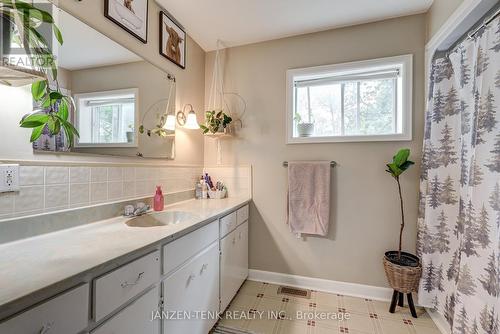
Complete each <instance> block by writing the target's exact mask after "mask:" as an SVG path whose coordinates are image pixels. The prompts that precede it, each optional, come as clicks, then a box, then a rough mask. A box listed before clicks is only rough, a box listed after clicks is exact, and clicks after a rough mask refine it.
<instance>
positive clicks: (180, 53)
mask: <svg viewBox="0 0 500 334" xmlns="http://www.w3.org/2000/svg"><path fill="white" fill-rule="evenodd" d="M160 54H161V55H162V56H164V57H165V58H167V59H169V60H170V61H171V62H173V63H174V64H176V65H177V66H180V67H181V68H186V32H185V31H184V29H182V28H181V27H180V26H179V25H178V24H177V23H176V22H175V21H174V20H172V19H171V18H170V17H169V16H168V15H167V13H165V12H163V11H160Z"/></svg>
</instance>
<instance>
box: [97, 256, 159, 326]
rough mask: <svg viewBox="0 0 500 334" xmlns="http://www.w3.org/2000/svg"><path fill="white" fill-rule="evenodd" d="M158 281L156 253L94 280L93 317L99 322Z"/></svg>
mask: <svg viewBox="0 0 500 334" xmlns="http://www.w3.org/2000/svg"><path fill="white" fill-rule="evenodd" d="M159 279H160V252H159V251H156V252H153V253H151V254H148V255H146V256H143V257H141V258H140V259H138V260H135V261H133V262H131V263H129V264H126V265H124V266H123V267H120V268H118V269H116V270H114V271H112V272H110V273H108V274H105V275H104V276H101V277H100V278H98V279H96V280H94V293H95V299H94V300H95V301H94V303H95V304H94V317H95V320H96V321H99V320H100V319H102V318H103V317H105V316H106V315H108V314H109V313H111V312H112V311H114V310H116V309H117V308H118V307H119V306H120V305H122V304H123V303H125V302H126V301H128V300H129V299H130V298H132V297H134V296H136V295H137V294H139V293H140V292H142V291H144V290H145V289H146V288H147V287H149V286H150V285H152V284H154V283H156V282H157V281H158V280H159Z"/></svg>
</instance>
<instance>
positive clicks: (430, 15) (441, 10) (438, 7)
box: [427, 0, 464, 41]
mask: <svg viewBox="0 0 500 334" xmlns="http://www.w3.org/2000/svg"><path fill="white" fill-rule="evenodd" d="M462 2H464V0H434V2H433V4H432V6H431V8H430V9H429V11H428V12H427V41H429V40H430V39H431V38H432V36H434V34H435V33H437V32H438V30H439V28H441V26H442V25H443V24H444V23H445V22H446V20H447V19H448V18H449V17H450V16H451V14H453V12H454V11H455V10H456V9H457V8H458V6H460V5H461V4H462Z"/></svg>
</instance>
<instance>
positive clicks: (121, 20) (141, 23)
mask: <svg viewBox="0 0 500 334" xmlns="http://www.w3.org/2000/svg"><path fill="white" fill-rule="evenodd" d="M104 16H106V17H107V18H108V19H110V20H111V21H113V22H114V23H116V24H117V25H119V26H120V27H122V28H123V29H125V30H126V31H128V32H129V33H130V34H131V35H132V36H134V37H135V38H137V39H138V40H140V41H141V42H143V43H147V42H148V0H104Z"/></svg>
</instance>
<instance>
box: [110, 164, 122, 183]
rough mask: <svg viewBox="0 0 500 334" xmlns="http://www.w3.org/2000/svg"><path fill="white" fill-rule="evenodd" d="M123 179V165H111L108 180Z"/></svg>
mask: <svg viewBox="0 0 500 334" xmlns="http://www.w3.org/2000/svg"><path fill="white" fill-rule="evenodd" d="M121 180H123V168H122V167H110V168H108V181H121Z"/></svg>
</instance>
